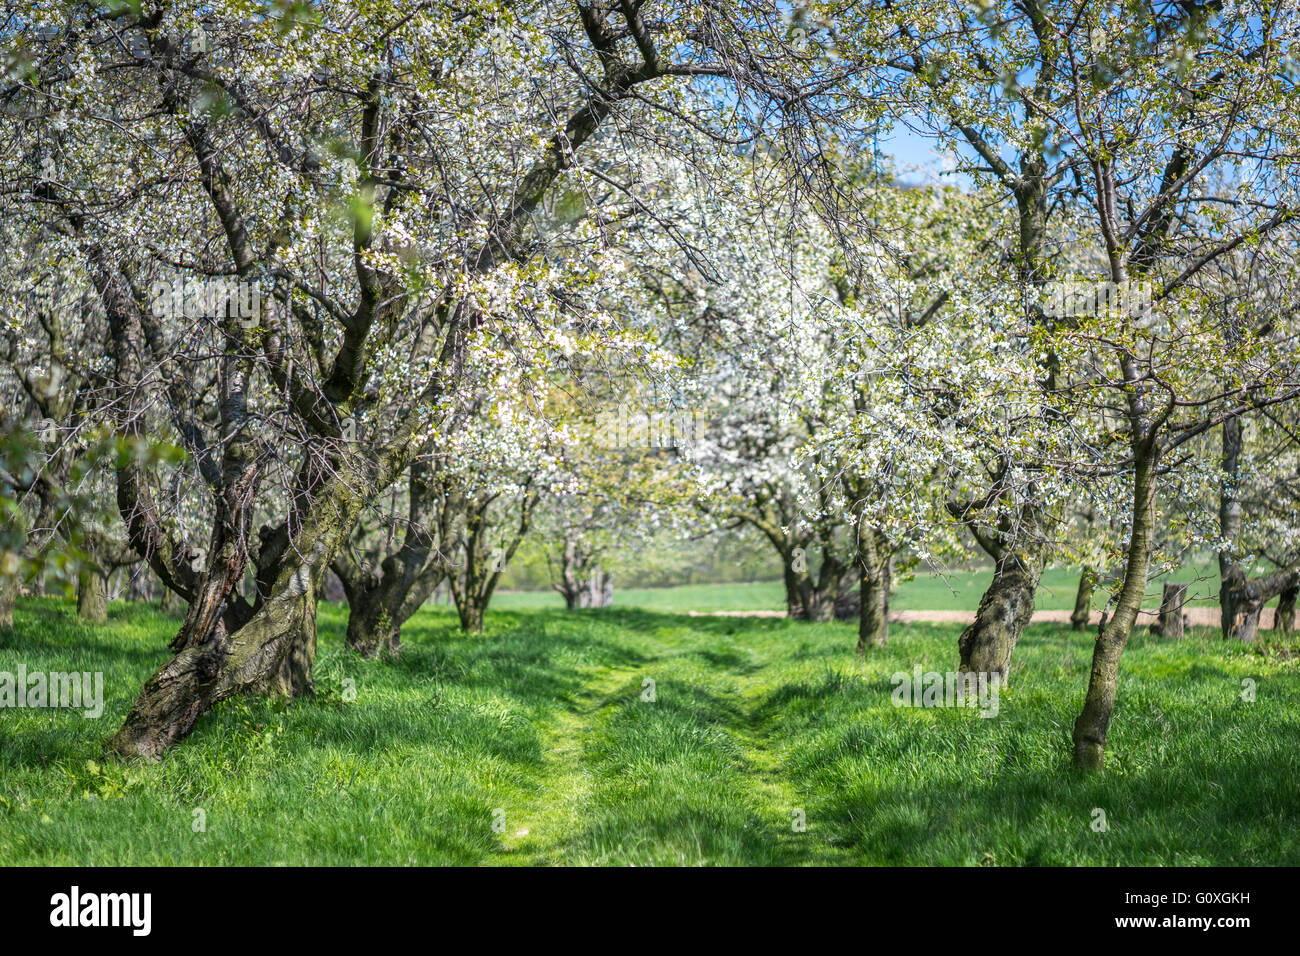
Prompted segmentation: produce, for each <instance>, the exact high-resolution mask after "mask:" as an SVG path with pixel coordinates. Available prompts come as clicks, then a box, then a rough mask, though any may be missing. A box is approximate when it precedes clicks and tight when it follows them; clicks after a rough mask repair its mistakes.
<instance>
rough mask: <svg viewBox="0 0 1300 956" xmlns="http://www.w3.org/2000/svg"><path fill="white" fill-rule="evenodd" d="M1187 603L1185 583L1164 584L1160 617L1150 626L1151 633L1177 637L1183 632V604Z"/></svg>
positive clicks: (1172, 637)
mask: <svg viewBox="0 0 1300 956" xmlns="http://www.w3.org/2000/svg"><path fill="white" fill-rule="evenodd" d="M1186 603H1187V585H1186V584H1166V585H1165V587H1164V593H1163V595H1162V596H1161V598H1160V618H1159V620H1157V621H1156V623H1155V626H1153V627H1152V628H1151V632H1152V633H1153V634H1159V635H1160V636H1161V637H1167V638H1171V639H1175V640H1176V639H1179V638H1181V637H1183V635H1184V634H1185V627H1184V625H1185V624H1186V621H1185V620H1184V618H1183V605H1184V604H1186Z"/></svg>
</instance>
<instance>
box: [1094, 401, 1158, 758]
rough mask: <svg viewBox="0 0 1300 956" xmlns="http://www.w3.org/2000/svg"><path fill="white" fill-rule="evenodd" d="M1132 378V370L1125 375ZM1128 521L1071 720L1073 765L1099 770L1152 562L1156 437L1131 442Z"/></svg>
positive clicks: (1104, 754) (1104, 753)
mask: <svg viewBox="0 0 1300 956" xmlns="http://www.w3.org/2000/svg"><path fill="white" fill-rule="evenodd" d="M1130 378H1136V375H1130ZM1133 458H1134V468H1133V526H1132V529H1131V530H1130V532H1129V543H1128V563H1127V565H1126V566H1125V569H1124V584H1123V586H1122V587H1121V589H1120V595H1119V603H1118V605H1117V606H1116V608H1115V614H1114V616H1113V617H1112V618H1111V619H1110V620H1109V621H1107V622H1106V623H1105V624H1103V625H1102V627H1101V630H1100V632H1099V633H1098V635H1097V642H1096V644H1095V645H1094V647H1093V652H1092V671H1091V673H1090V674H1089V678H1088V693H1087V696H1086V697H1085V698H1084V702H1083V712H1082V713H1080V714H1079V717H1078V719H1076V720H1075V722H1074V735H1073V738H1074V766H1075V767H1076V768H1078V769H1081V770H1101V769H1102V767H1103V766H1104V765H1105V760H1106V731H1107V729H1108V728H1109V727H1110V717H1111V712H1112V711H1113V710H1114V709H1115V692H1116V689H1117V686H1118V683H1119V661H1120V657H1121V656H1122V655H1123V653H1124V647H1125V645H1127V644H1128V639H1129V636H1130V635H1131V634H1132V633H1133V625H1134V623H1135V622H1136V621H1137V615H1138V611H1139V610H1141V608H1142V596H1143V594H1144V593H1145V592H1146V583H1147V571H1148V570H1149V568H1150V564H1151V536H1152V532H1153V529H1154V527H1155V500H1156V477H1155V469H1156V461H1157V458H1158V454H1157V449H1156V447H1155V439H1154V438H1151V437H1146V438H1140V439H1138V440H1137V441H1135V442H1134V452H1133Z"/></svg>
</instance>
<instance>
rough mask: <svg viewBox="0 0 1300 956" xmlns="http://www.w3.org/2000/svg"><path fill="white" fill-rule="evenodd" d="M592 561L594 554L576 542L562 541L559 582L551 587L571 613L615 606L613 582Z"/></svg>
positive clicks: (568, 539)
mask: <svg viewBox="0 0 1300 956" xmlns="http://www.w3.org/2000/svg"><path fill="white" fill-rule="evenodd" d="M593 559H594V554H593V552H590V551H587V550H585V549H584V548H583V547H582V545H581V544H580V543H579V542H578V541H577V540H575V539H573V538H566V539H565V541H564V550H563V552H562V553H561V557H560V581H559V583H558V584H556V585H554V587H555V589H556V590H557V591H559V592H560V594H561V595H562V596H563V597H564V606H565V608H567V609H568V610H570V611H577V610H580V609H583V608H600V607H609V606H610V605H611V604H613V603H614V579H613V577H611V576H610V575H609V574H607V573H606V572H605V569H604V568H603V567H601V565H600V563H599V562H598V561H595V560H593ZM547 560H548V561H549V560H550V559H549V557H548V558H547Z"/></svg>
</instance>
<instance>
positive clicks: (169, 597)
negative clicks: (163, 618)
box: [158, 585, 184, 614]
mask: <svg viewBox="0 0 1300 956" xmlns="http://www.w3.org/2000/svg"><path fill="white" fill-rule="evenodd" d="M183 604H184V602H183V601H182V600H181V596H180V595H179V594H177V593H176V592H175V591H173V590H172V589H171V588H169V587H167V586H166V585H164V586H163V589H162V600H160V601H159V602H158V610H159V611H161V612H162V613H164V614H171V613H173V612H175V611H177V610H179V609H180V608H181V607H182V605H183Z"/></svg>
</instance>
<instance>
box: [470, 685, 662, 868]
mask: <svg viewBox="0 0 1300 956" xmlns="http://www.w3.org/2000/svg"><path fill="white" fill-rule="evenodd" d="M646 666H647V663H645V662H642V663H638V664H635V665H625V666H619V667H608V666H600V667H596V668H592V669H591V673H590V674H588V675H587V676H586V678H585V679H584V682H583V686H582V688H581V689H580V690H579V691H578V692H577V693H576V694H574V695H572V696H571V697H570V698H569V699H568V700H567V701H565V702H564V703H563V704H562V705H561V706H560V707H559V708H557V709H556V711H555V716H554V718H553V719H552V721H551V723H550V724H549V725H548V726H547V727H546V728H545V729H544V730H543V731H542V734H541V737H542V746H543V747H544V748H545V758H544V763H543V770H542V773H541V775H540V779H539V780H538V789H537V792H536V795H535V796H534V797H533V798H532V799H531V800H530V801H529V802H527V803H525V804H523V805H521V806H519V807H518V808H510V807H505V808H503V809H505V811H506V828H505V832H504V833H502V835H501V844H502V848H503V849H502V852H501V853H500V854H499V855H497V856H495V857H493V858H492V861H491V862H492V863H493V864H504V865H511V866H548V865H550V866H554V865H560V864H565V863H567V862H568V861H567V860H566V859H565V847H566V844H567V843H568V842H569V841H570V840H571V839H572V838H573V837H574V836H575V835H576V834H578V833H580V832H581V830H582V828H583V826H584V816H585V813H586V810H587V807H588V805H589V802H590V799H591V790H592V773H591V770H590V769H589V768H588V767H587V766H586V765H585V760H584V747H585V742H586V741H587V740H589V739H590V738H591V737H592V736H593V735H594V734H595V733H596V732H597V731H598V730H599V728H600V727H602V726H603V725H604V724H605V723H606V722H607V721H608V720H609V718H610V716H611V715H612V714H613V712H614V708H612V707H609V706H607V705H609V704H610V703H612V702H613V701H614V700H615V699H617V698H618V697H619V696H620V694H619V692H620V691H622V690H624V689H625V688H626V687H627V686H628V684H630V683H632V684H634V683H635V682H637V681H638V680H639V678H640V677H641V675H642V674H643V673H644V672H645V668H646Z"/></svg>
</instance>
